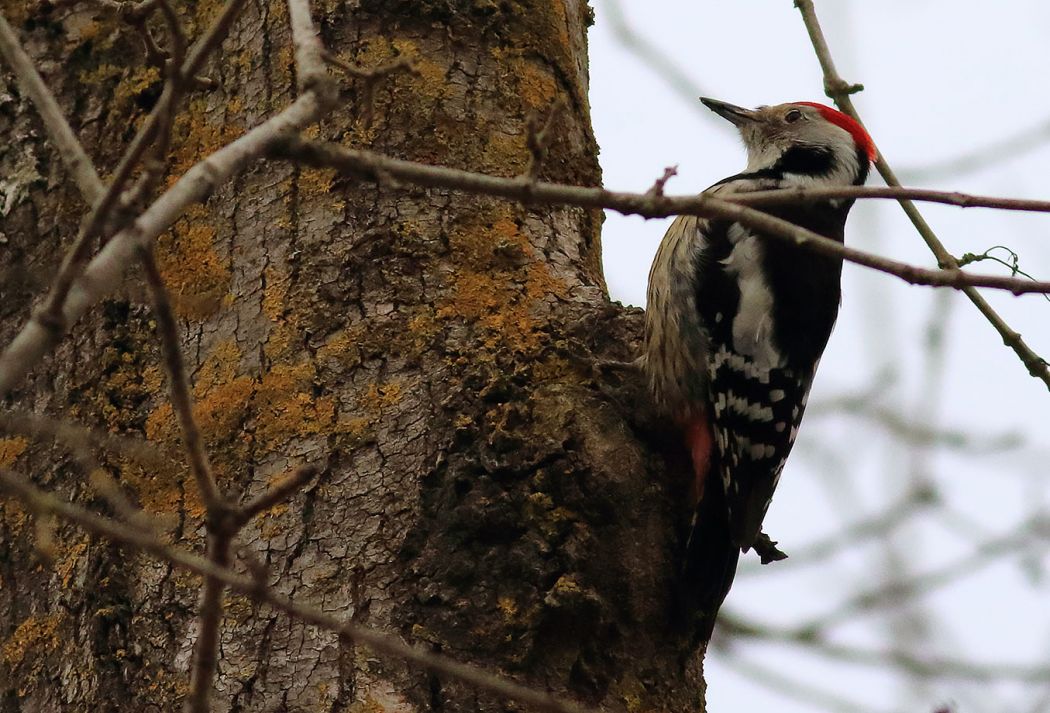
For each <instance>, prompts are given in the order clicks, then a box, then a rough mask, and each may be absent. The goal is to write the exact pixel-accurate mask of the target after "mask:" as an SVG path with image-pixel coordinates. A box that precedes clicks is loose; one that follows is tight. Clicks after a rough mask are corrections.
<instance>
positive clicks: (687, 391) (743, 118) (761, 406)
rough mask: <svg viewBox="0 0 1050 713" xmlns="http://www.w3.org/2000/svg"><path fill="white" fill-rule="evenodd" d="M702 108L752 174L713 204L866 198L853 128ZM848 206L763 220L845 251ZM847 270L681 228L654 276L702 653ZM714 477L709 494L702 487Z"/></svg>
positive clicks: (791, 210) (652, 336)
mask: <svg viewBox="0 0 1050 713" xmlns="http://www.w3.org/2000/svg"><path fill="white" fill-rule="evenodd" d="M701 101H703V103H704V104H705V105H706V106H707V107H708V108H709V109H711V110H712V111H714V112H715V113H716V114H718V115H719V116H721V117H723V118H725V119H727V120H728V121H730V122H731V123H732V124H734V125H735V126H736V128H737V129H738V130H739V132H740V135H741V137H742V138H743V141H744V145H745V147H746V148H747V157H748V162H747V168H746V169H745V170H744V171H743V172H742V173H738V174H736V175H733V176H730V177H728V178H725V179H723V180H721V181H719V182H718V183H716V184H715V185H714V186H712V187H711V188H709V189H708V190H707V191H706V194H708V195H713V196H726V195H728V194H731V193H741V192H749V191H759V190H770V189H777V188H798V187H833V186H852V185H861V184H863V183H864V181H865V179H866V178H867V176H868V171H869V167H870V162H871V161H873V160H874V159H875V156H876V151H875V145H874V143H873V142H872V140H871V137H870V136H868V134H867V132H866V131H865V130H864V128H863V127H862V126H861V125H860V124H859V123H857V122H856V121H854V120H853V119H851V118H850V117H849V116H847V115H845V114H843V113H841V112H839V111H836V110H835V109H832V108H830V107H827V106H824V105H822V104H816V103H811V102H794V103H790V104H779V105H777V106H765V107H759V108H758V109H753V110H752V109H744V108H741V107H738V106H733V105H732V104H727V103H725V102H721V101H716V100H713V99H702V100H701ZM852 204H853V201H852V200H846V199H837V200H823V201H819V202H795V203H780V204H775V205H772V206H770V207H769V208H768V209H764V210H767V212H768V213H770V214H772V215H775V216H777V217H780V218H783V219H785V220H787V221H789V222H791V223H794V224H796V225H799V226H802V227H805V228H808V229H809V230H812V231H814V232H816V233H819V234H821V235H823V236H825V237H827V238H831V239H832V240H836V241H838V242H842V241H843V229H844V227H845V223H846V215H847V213H848V212H849V209H850V207H851V206H852ZM841 272H842V260H841V259H838V258H834V257H829V256H827V255H821V254H817V253H814V252H809V251H804V250H800V249H799V248H797V247H795V246H794V245H789V244H788V243H786V242H785V241H782V240H775V239H771V238H767V237H765V236H764V235H762V233H761V232H758V231H755V230H753V229H751V228H749V227H747V226H745V225H743V224H741V223H737V222H733V221H729V220H706V219H703V218H696V217H691V216H680V217H678V218H677V219H676V220H675V221H674V222H673V223H672V224H671V227H670V229H669V230H668V231H667V234H666V235H665V236H664V239H663V241H662V242H661V244H660V248H659V250H658V252H657V254H656V258H655V260H654V261H653V266H652V269H651V271H650V273H649V291H648V305H647V308H646V312H645V348H644V349H645V351H644V354H643V358H642V364H643V366H644V369H645V373H646V376H647V378H648V382H649V387H650V391H651V392H652V395H653V398H654V400H655V403H656V405H657V407H658V408H659V409H660V410H662V411H663V412H664V413H666V414H667V415H668V416H670V417H671V419H672V420H673V421H674V422H675V423H676V424H677V426H678V427H679V428H680V429H681V430H682V433H683V436H684V438H685V442H686V446H687V448H688V450H689V453H690V456H691V460H692V466H693V475H694V483H693V487H692V499H693V500H694V502H695V503H696V507H697V510H696V514H695V515H694V518H693V525H692V527H691V532H690V533H689V537H688V544H687V546H686V549H687V552H686V566H685V571H684V575H685V576H684V577H683V579H684V580H686V581H687V583H688V587H687V589H688V590H689V592H690V594H689V596H690V597H692V598H694V599H695V602H694V606H695V607H696V613H697V614H698V615H699V620H700V622H701V626H700V627H699V628H700V631H699V633H698V636H699V638H701V639H702V640H704V641H706V640H707V638H709V636H710V633H711V628H712V627H713V625H714V618H715V616H716V614H717V611H718V608H719V607H720V606H721V603H722V601H723V600H724V599H725V595H726V594H727V593H728V591H729V587H730V586H731V585H732V581H733V577H734V575H735V572H736V565H737V559H738V557H739V555H740V551H741V550H743V551H744V552H746V551H747V550H748V549H749V548H751V547H753V546H754V545H755V542H756V539H757V538H758V537H759V534H760V533H761V528H762V520H763V518H764V517H765V514H766V510H767V509H768V508H769V504H770V501H771V499H772V497H773V490H774V489H775V488H776V485H777V481H778V480H779V478H780V473H781V470H782V469H783V467H784V462H785V460H786V459H787V456H788V453H789V452H790V450H791V446H792V443H793V442H794V440H795V435H796V433H797V432H798V427H799V423H800V421H801V419H802V412H803V410H804V409H805V406H806V397H807V395H808V394H809V389H810V385H811V384H812V382H813V375H814V373H815V371H816V368H817V362H818V361H819V359H820V356H821V354H822V353H823V351H824V347H825V345H826V344H827V342H828V338H829V337H830V335H831V329H832V326H833V325H834V323H835V318H836V316H837V314H838V309H839V299H840V286H839V278H840V275H841ZM711 472H715V473H717V474H718V476H719V477H717V478H715V482H713V483H712V482H711V481H710V479H709V478H708V474H709V473H711Z"/></svg>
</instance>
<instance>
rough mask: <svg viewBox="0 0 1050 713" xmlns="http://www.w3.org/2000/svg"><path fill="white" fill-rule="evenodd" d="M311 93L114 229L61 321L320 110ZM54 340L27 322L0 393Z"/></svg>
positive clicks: (6, 357)
mask: <svg viewBox="0 0 1050 713" xmlns="http://www.w3.org/2000/svg"><path fill="white" fill-rule="evenodd" d="M325 108H326V107H325V106H323V105H322V104H321V103H320V102H319V101H318V98H317V96H315V95H314V94H313V93H312V92H308V93H306V94H303V95H302V96H300V97H299V98H298V99H296V100H295V102H294V103H293V104H292V105H291V106H289V107H288V108H287V109H285V110H284V111H282V112H280V113H279V114H277V115H276V116H274V117H271V118H270V119H268V120H267V121H265V122H263V123H262V124H260V125H259V126H257V127H255V128H254V129H252V130H250V131H249V132H247V133H246V134H244V135H243V136H241V137H240V138H238V139H237V140H236V141H234V142H233V143H231V144H229V145H227V146H224V147H223V148H221V149H219V150H218V151H216V152H215V153H213V154H211V155H210V156H208V157H207V158H205V159H204V160H202V161H201V162H200V163H198V164H196V165H195V166H193V167H192V168H191V169H190V170H189V171H187V172H186V173H185V174H184V175H183V176H182V178H180V179H179V180H178V181H177V182H176V183H175V184H174V185H173V186H172V187H171V188H169V189H168V190H167V191H165V192H164V194H163V195H161V196H160V197H159V198H158V199H157V200H156V201H155V202H154V203H153V204H152V205H151V206H150V207H149V209H147V210H146V211H145V212H144V213H143V214H142V215H141V216H139V218H138V219H137V220H136V221H135V222H134V224H132V225H131V226H129V227H128V228H126V229H124V230H122V231H120V232H119V233H117V234H116V235H115V236H114V237H113V238H112V239H111V240H110V241H109V242H108V243H106V246H105V247H104V248H103V249H102V250H101V251H100V252H99V253H98V255H96V256H95V258H94V259H92V260H91V262H90V263H89V264H88V266H87V268H85V270H84V272H83V274H82V275H80V277H79V278H77V279H76V280H75V281H74V283H73V285H72V286H71V288H70V290H69V297H68V298H67V299H66V301H65V306H64V308H63V321H64V322H65V323H66V324H75V323H76V321H77V320H78V319H80V317H81V316H82V315H83V314H84V313H85V312H86V311H87V310H88V309H89V308H90V307H91V306H92V305H94V304H95V303H96V302H97V301H98V300H100V299H101V298H102V297H104V296H105V295H107V294H109V292H110V291H112V290H113V289H115V288H116V287H117V285H119V284H120V282H121V277H122V276H123V274H124V272H125V271H126V270H127V269H128V267H129V266H130V265H131V264H132V263H133V262H134V261H135V260H136V258H137V252H138V250H139V246H142V245H148V244H150V243H151V242H152V241H153V240H154V239H155V238H156V237H157V236H158V235H160V234H161V233H162V232H164V231H165V230H167V229H168V228H170V227H171V225H172V224H173V223H174V222H175V221H176V220H177V219H178V218H179V216H180V215H182V212H183V211H184V210H185V209H186V207H187V206H189V205H190V204H192V203H195V202H199V201H202V200H204V199H205V198H207V196H209V195H210V194H211V193H212V192H213V191H214V190H215V189H216V187H218V186H219V185H220V184H221V183H223V182H224V181H226V179H228V178H229V177H230V176H232V175H233V174H234V173H236V172H237V171H239V170H241V169H242V168H244V166H246V165H247V164H248V163H249V162H250V161H252V160H254V159H256V158H257V157H258V156H260V155H262V154H263V153H265V152H266V151H267V150H268V149H269V146H270V144H272V143H274V142H277V141H280V140H281V137H282V136H283V135H285V134H286V133H288V132H290V131H294V130H296V129H299V128H301V127H303V126H306V125H308V124H310V123H312V122H313V121H315V120H316V119H317V118H319V117H320V116H321V115H322V113H323V112H324V110H325ZM53 344H54V339H53V335H52V332H51V331H50V330H48V329H47V328H45V327H44V326H43V325H41V324H40V323H39V322H38V321H37V320H31V321H29V322H28V323H27V324H26V325H25V326H24V327H23V328H22V330H21V331H20V332H19V333H18V335H17V336H16V337H15V338H14V340H12V341H11V343H10V344H9V345H8V346H7V348H6V349H5V350H4V352H3V353H2V354H0V398H2V397H3V396H4V395H6V394H7V393H8V392H9V391H10V390H11V389H12V388H13V387H14V386H15V384H17V383H18V381H19V380H21V378H22V377H23V376H24V375H25V374H26V372H28V371H29V369H31V368H32V367H33V366H34V365H36V364H37V363H38V362H39V361H40V359H41V357H43V355H44V354H45V353H47V351H48V350H49V349H50V348H51V346H52V345H53Z"/></svg>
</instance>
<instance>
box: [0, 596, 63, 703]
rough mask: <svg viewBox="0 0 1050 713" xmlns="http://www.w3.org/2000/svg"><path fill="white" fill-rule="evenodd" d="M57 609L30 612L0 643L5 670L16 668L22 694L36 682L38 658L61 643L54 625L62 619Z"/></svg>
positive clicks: (60, 622)
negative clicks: (56, 611)
mask: <svg viewBox="0 0 1050 713" xmlns="http://www.w3.org/2000/svg"><path fill="white" fill-rule="evenodd" d="M64 616H65V615H64V614H62V613H61V612H59V613H55V614H47V615H44V616H31V617H29V618H27V619H26V620H25V621H23V622H22V623H21V624H19V625H18V628H16V629H15V630H14V632H12V634H11V636H9V637H8V638H7V641H5V642H4V644H3V646H2V647H0V661H2V662H3V664H4V668H6V669H7V670H8V671H9V672H14V671H18V675H17V676H15V677H14V678H15V680H17V681H18V682H19V687H18V694H19V695H23V694H24V693H25V692H26V691H28V690H30V689H31V688H32V687H33V685H34V684H35V683H36V679H37V677H38V675H39V673H40V671H41V668H42V663H41V661H40V659H42V658H44V657H45V656H48V655H49V654H52V653H54V652H55V651H58V649H59V647H60V646H61V644H62V639H61V638H60V636H59V633H58V629H59V626H60V625H61V624H62V621H63V619H64Z"/></svg>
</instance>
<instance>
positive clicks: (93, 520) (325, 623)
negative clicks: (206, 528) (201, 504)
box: [0, 469, 593, 713]
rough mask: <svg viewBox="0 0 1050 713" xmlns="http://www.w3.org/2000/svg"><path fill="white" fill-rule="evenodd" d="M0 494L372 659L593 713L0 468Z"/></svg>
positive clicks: (575, 712) (553, 711)
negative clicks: (323, 606) (287, 591)
mask: <svg viewBox="0 0 1050 713" xmlns="http://www.w3.org/2000/svg"><path fill="white" fill-rule="evenodd" d="M0 491H4V492H6V493H8V494H9V495H12V496H14V497H17V498H18V499H19V500H21V501H22V502H23V503H25V505H26V507H27V508H28V509H29V510H31V511H33V512H34V513H38V514H53V515H56V516H58V517H61V518H63V519H64V520H67V521H69V522H72V523H74V524H76V525H78V526H79V527H82V528H83V529H85V530H87V531H88V532H91V533H93V534H95V535H99V536H101V537H105V538H107V539H109V540H111V541H112V542H116V543H122V544H125V545H128V546H130V547H132V548H135V549H138V550H142V551H144V552H147V553H149V554H151V555H153V556H155V557H158V558H159V559H161V560H163V561H165V562H170V563H171V564H172V565H174V566H175V567H178V568H179V569H182V570H185V571H188V572H192V573H194V574H197V575H199V576H202V577H213V578H215V579H216V580H219V581H220V582H222V583H223V584H224V585H226V586H227V587H229V588H230V589H232V590H234V591H236V592H240V593H242V594H245V595H247V596H250V597H253V598H254V599H255V600H256V601H259V602H263V603H265V604H268V605H269V606H271V607H273V608H274V609H276V610H278V611H281V612H284V613H285V614H288V615H289V616H291V617H293V618H295V619H298V620H300V621H303V622H306V623H307V624H310V625H312V626H316V627H318V628H320V629H324V630H327V631H332V632H335V633H337V634H339V636H341V637H342V638H344V639H346V640H347V641H351V642H354V643H356V644H360V645H363V646H367V647H368V648H370V649H371V650H372V651H374V652H376V653H377V654H381V655H384V656H388V657H391V658H398V659H402V660H404V661H408V662H409V663H412V664H415V665H417V666H419V667H421V668H423V669H426V670H428V671H432V672H433V673H436V674H441V675H445V676H449V677H451V678H455V679H457V680H459V681H462V682H464V683H466V684H468V685H470V686H473V687H474V688H477V689H479V690H483V691H487V692H489V693H491V694H493V695H496V696H500V697H503V698H509V699H511V700H515V701H519V702H521V703H525V704H528V705H531V706H534V707H535V708H537V709H538V710H542V711H547V712H548V713H593V712H592V711H590V709H587V708H584V707H583V706H579V705H577V704H575V703H573V702H571V701H565V700H562V699H559V698H556V697H555V696H552V695H551V694H549V693H544V692H541V691H537V690H534V689H532V688H529V687H528V686H523V685H521V684H518V683H515V682H513V681H511V680H509V679H506V678H503V677H500V676H496V675H494V674H491V673H489V672H487V671H484V670H482V669H480V668H477V667H475V666H470V665H468V664H463V663H459V662H457V661H453V660H451V659H449V658H447V657H445V656H441V655H438V654H435V653H432V652H430V651H427V650H425V649H422V648H419V647H415V646H409V645H408V644H404V643H402V642H401V641H400V640H399V639H397V638H395V637H393V636H388V635H386V634H382V633H380V632H378V631H375V630H374V629H369V628H367V627H363V626H360V625H358V624H355V623H353V622H350V621H342V620H340V619H337V618H336V617H333V616H330V615H328V614H325V613H324V612H322V611H321V610H320V609H317V608H315V607H312V606H309V605H306V604H301V603H299V602H295V601H293V600H291V599H289V598H288V597H285V596H283V595H281V594H278V593H277V592H275V591H273V590H272V589H269V588H265V587H260V585H259V582H258V581H257V580H256V579H255V578H253V577H245V576H243V575H240V574H237V573H236V572H234V571H232V570H230V569H229V568H227V567H220V566H217V565H215V564H214V563H213V562H210V561H208V560H207V559H204V558H203V557H199V556H197V555H194V554H192V553H190V552H187V551H186V550H184V549H182V548H180V547H175V546H173V545H168V544H166V543H164V542H162V541H161V540H159V539H157V538H156V537H153V536H151V535H149V534H147V533H143V532H141V531H139V530H135V529H132V528H129V527H127V526H125V525H123V524H121V523H119V522H116V521H114V520H112V519H109V518H105V517H101V516H99V515H96V514H94V513H91V512H89V511H87V510H85V509H83V508H81V507H79V506H78V505H74V504H72V503H68V502H65V501H63V500H60V499H59V498H57V497H56V496H54V495H51V494H48V493H45V492H44V491H42V490H40V489H39V488H37V487H36V486H34V485H31V484H30V483H29V482H27V481H26V480H24V479H23V478H21V477H19V476H18V475H16V474H14V473H12V472H11V471H9V470H5V469H0Z"/></svg>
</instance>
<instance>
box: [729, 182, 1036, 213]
mask: <svg viewBox="0 0 1050 713" xmlns="http://www.w3.org/2000/svg"><path fill="white" fill-rule="evenodd" d="M835 198H865V199H871V198H889V199H892V200H897V201H899V200H900V199H902V198H907V199H910V200H917V201H924V202H927V203H944V204H946V205H953V206H957V207H959V208H996V209H998V210H1016V211H1027V212H1031V213H1050V201H1040V200H1030V199H1027V198H1000V197H998V196H978V195H973V194H970V193H960V192H959V191H934V190H929V189H926V188H905V187H902V186H841V187H836V188H781V189H778V190H773V191H755V192H754V193H738V194H735V195H729V196H726V200H730V201H733V202H734V203H740V204H742V205H768V204H776V203H803V202H813V201H822V200H830V199H835Z"/></svg>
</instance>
